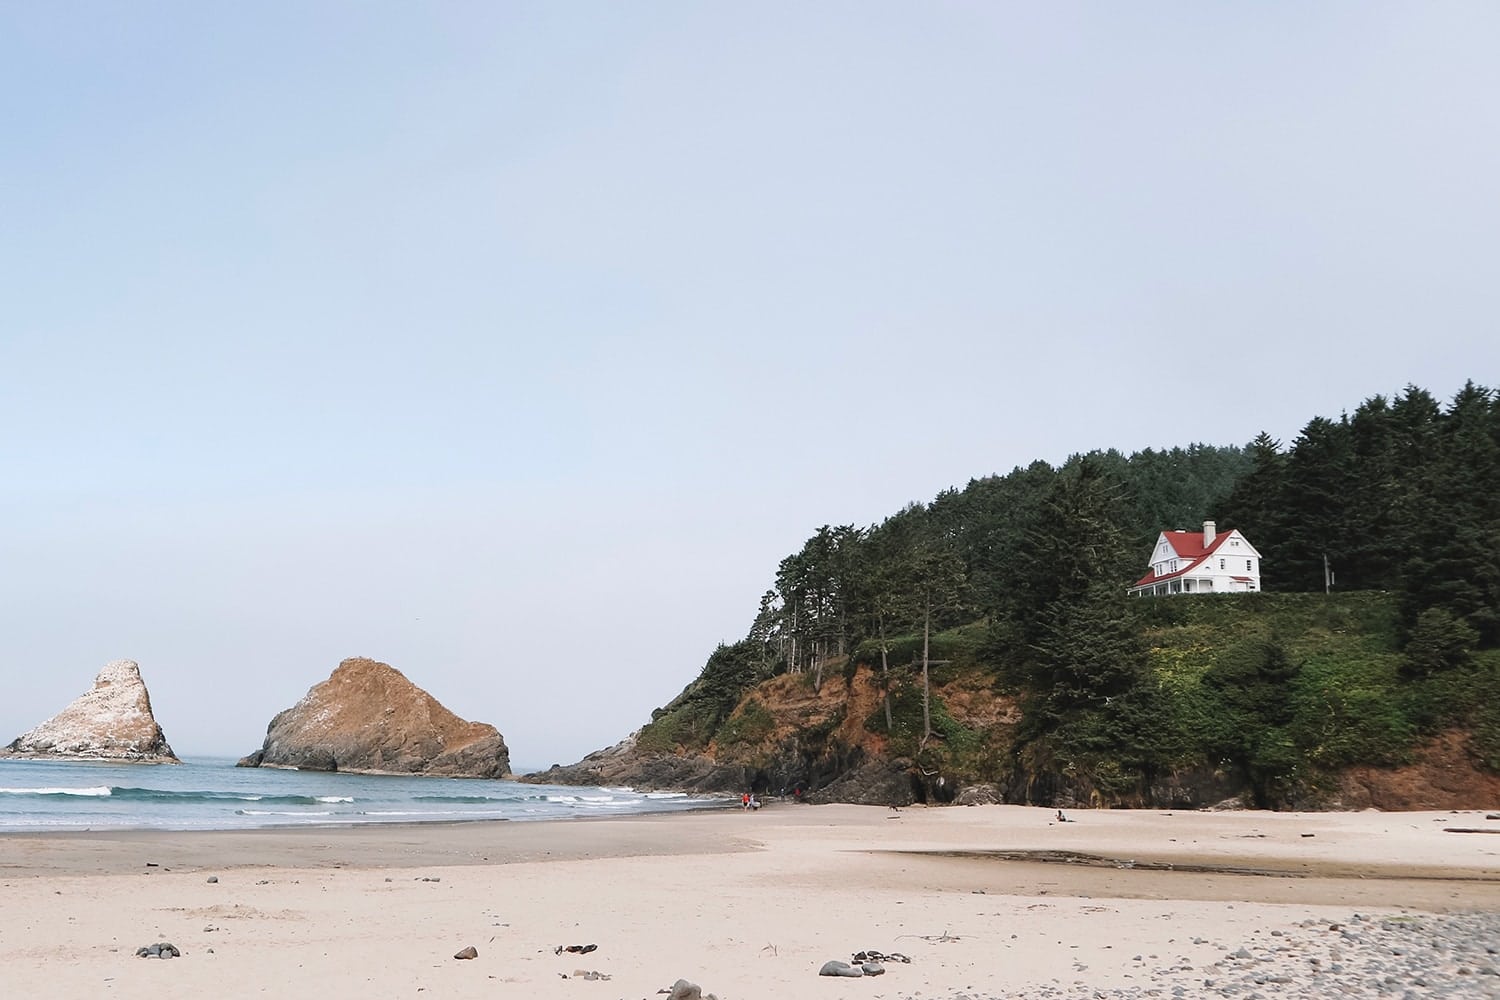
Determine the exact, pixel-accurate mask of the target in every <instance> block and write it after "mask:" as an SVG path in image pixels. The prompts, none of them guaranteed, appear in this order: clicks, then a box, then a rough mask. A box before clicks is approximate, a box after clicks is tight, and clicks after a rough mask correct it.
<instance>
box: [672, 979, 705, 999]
mask: <svg viewBox="0 0 1500 1000" xmlns="http://www.w3.org/2000/svg"><path fill="white" fill-rule="evenodd" d="M668 1000H703V990H702V988H701V987H699V986H698V984H697V983H690V982H688V981H687V980H686V979H679V980H677V982H675V983H673V984H672V992H671V994H669V996H668Z"/></svg>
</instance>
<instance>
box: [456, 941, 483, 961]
mask: <svg viewBox="0 0 1500 1000" xmlns="http://www.w3.org/2000/svg"><path fill="white" fill-rule="evenodd" d="M453 957H454V958H458V959H466V958H478V957H479V949H478V948H475V947H474V946H473V945H472V944H471V945H469V946H468V947H467V948H463V949H461V950H460V951H458V953H456V954H455V955H454V956H453Z"/></svg>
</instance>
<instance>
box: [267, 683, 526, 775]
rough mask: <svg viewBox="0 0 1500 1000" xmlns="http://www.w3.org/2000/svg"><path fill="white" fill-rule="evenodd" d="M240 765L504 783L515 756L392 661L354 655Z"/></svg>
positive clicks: (280, 717) (486, 728) (281, 717)
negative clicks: (446, 705) (412, 680)
mask: <svg viewBox="0 0 1500 1000" xmlns="http://www.w3.org/2000/svg"><path fill="white" fill-rule="evenodd" d="M239 766H241V767H292V768H298V769H301V770H308V771H351V772H355V773H360V774H430V775H442V776H447V777H455V778H503V777H508V776H509V775H510V751H509V749H508V748H507V747H506V745H505V738H504V737H502V736H501V735H500V733H499V731H498V730H496V729H495V727H494V726H491V725H488V724H487V723H483V722H469V721H467V720H464V719H461V718H459V717H458V716H457V715H454V714H453V713H452V712H450V711H449V710H448V709H446V708H444V707H443V706H442V705H441V704H439V702H438V701H437V699H436V698H434V697H432V695H430V694H428V693H427V692H426V691H423V690H422V689H421V688H419V687H417V686H416V685H415V684H413V683H412V682H411V681H409V680H407V679H406V677H405V676H404V675H403V674H402V673H401V671H399V670H397V669H396V668H395V667H392V666H391V665H390V664H388V663H380V662H378V661H376V660H371V659H366V658H364V657H353V658H351V659H347V660H344V661H343V662H342V663H340V664H339V665H338V667H337V668H336V669H335V670H334V671H333V673H332V674H331V675H330V676H329V678H328V679H327V680H326V681H323V682H322V683H321V684H317V685H315V686H314V687H312V688H311V689H310V690H309V691H308V692H307V694H306V695H305V696H304V697H303V698H302V700H301V701H299V702H297V704H295V705H293V706H292V707H291V708H289V709H287V710H285V711H283V712H281V713H279V714H277V716H276V717H275V718H273V719H272V720H271V723H270V725H268V726H267V727H266V738H265V742H264V743H263V744H262V745H261V748H260V749H259V750H257V751H255V752H254V753H252V754H250V755H249V756H247V757H245V758H243V759H242V760H240V762H239Z"/></svg>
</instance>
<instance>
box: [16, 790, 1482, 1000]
mask: <svg viewBox="0 0 1500 1000" xmlns="http://www.w3.org/2000/svg"><path fill="white" fill-rule="evenodd" d="M1485 822H1486V821H1485V820H1484V819H1483V814H1480V815H1479V816H1478V818H1475V817H1474V814H1472V813H1467V812H1465V813H1412V814H1408V813H1370V812H1365V813H1339V814H1328V813H1298V814H1291V813H1169V812H1154V811H1140V812H1125V811H1118V810H1109V811H1098V812H1091V811H1076V812H1073V813H1070V814H1069V821H1068V822H1066V823H1058V822H1056V821H1055V811H1054V810H1047V809H1040V808H1032V807H1024V806H976V807H933V808H923V807H912V808H907V809H903V810H899V811H898V810H891V809H884V808H876V807H864V806H840V805H800V804H791V803H769V804H767V805H766V806H765V807H763V808H762V809H760V810H758V811H754V812H745V811H743V810H735V809H727V810H702V811H691V812H681V813H662V814H647V815H635V816H628V817H588V818H579V819H577V820H572V821H568V822H554V821H548V820H542V821H534V822H533V821H528V822H508V821H498V822H494V821H474V822H459V823H442V824H438V823H414V824H402V825H395V824H379V825H359V826H352V827H331V828H330V827H321V828H303V827H297V828H290V829H288V828H277V829H259V830H245V831H233V830H229V831H226V830H212V831H189V832H181V833H166V832H158V831H123V832H94V833H47V834H5V835H0V886H3V888H4V891H5V892H6V894H7V901H8V903H9V904H10V905H7V907H5V908H4V910H3V911H0V963H3V965H4V967H5V968H6V970H7V977H8V979H9V980H11V981H12V983H13V989H15V990H16V991H17V992H18V995H19V994H20V993H23V992H30V993H35V994H38V995H68V996H83V995H104V994H105V993H106V992H107V995H110V996H122V997H141V998H147V997H159V996H161V995H164V994H168V995H184V996H186V995H194V996H196V995H211V994H212V995H226V994H224V992H223V984H224V983H226V982H227V983H234V984H237V986H238V988H239V989H240V992H239V993H231V994H228V995H251V994H256V993H259V992H260V991H262V990H265V991H267V992H271V991H277V992H286V991H291V992H293V993H297V994H305V993H312V992H316V993H318V994H319V995H324V994H326V995H327V996H330V997H334V998H341V997H349V998H351V1000H352V998H354V997H368V996H382V997H383V996H398V995H400V996H412V995H415V994H416V993H417V992H419V991H426V992H429V993H432V994H434V995H438V996H445V997H448V996H452V997H476V998H477V997H490V996H494V995H497V993H499V994H503V995H513V994H515V993H517V992H523V993H524V994H525V995H527V996H528V997H531V998H537V1000H551V998H558V1000H561V998H568V1000H577V998H587V1000H617V998H621V997H624V998H631V1000H633V998H636V997H643V998H644V997H649V996H651V995H653V994H655V993H656V992H657V991H658V990H659V989H663V988H667V987H670V986H671V985H672V983H673V982H674V981H675V980H676V979H678V978H686V979H688V980H690V981H692V982H695V983H698V984H699V985H701V986H702V988H703V991H704V993H705V995H706V994H707V993H709V992H713V993H716V994H717V995H718V997H719V998H720V1000H736V998H752V997H766V996H785V997H792V998H798V997H804V996H825V995H826V996H829V997H835V998H839V1000H843V998H845V997H849V998H854V997H860V998H872V1000H873V998H874V997H883V998H886V1000H892V998H898V1000H904V998H915V997H917V996H918V995H920V996H921V997H922V998H924V1000H950V998H951V1000H957V998H958V997H960V996H965V997H969V998H971V1000H990V998H999V997H1005V996H1012V995H1015V993H1016V992H1018V991H1023V990H1053V991H1054V992H1053V993H1052V994H1051V995H1055V996H1058V997H1064V996H1066V997H1072V996H1078V997H1089V996H1091V995H1093V992H1094V991H1098V990H1104V991H1117V992H1110V993H1106V994H1105V995H1108V996H1121V997H1126V996H1132V995H1136V994H1133V993H1130V992H1128V991H1130V990H1133V989H1137V988H1140V987H1147V986H1150V987H1151V988H1161V989H1165V990H1166V992H1168V993H1170V990H1171V987H1172V986H1173V985H1181V986H1183V988H1184V989H1185V990H1187V993H1186V994H1185V995H1188V996H1199V995H1217V993H1213V992H1212V991H1208V990H1206V989H1205V988H1204V987H1203V983H1204V982H1206V981H1213V982H1224V983H1231V982H1232V983H1239V984H1241V985H1243V984H1245V983H1250V985H1251V986H1252V987H1253V985H1254V984H1253V982H1252V980H1253V977H1255V976H1261V977H1265V976H1267V975H1271V974H1272V972H1271V971H1268V970H1274V972H1275V975H1276V976H1282V975H1285V976H1289V977H1291V979H1290V980H1289V981H1294V982H1296V983H1302V982H1303V981H1304V980H1305V981H1306V992H1305V993H1303V994H1300V995H1306V996H1314V995H1319V992H1318V991H1319V990H1325V989H1327V988H1330V987H1332V986H1339V988H1340V989H1341V990H1342V991H1343V992H1345V993H1346V994H1348V995H1354V996H1361V995H1376V994H1374V993H1368V994H1367V993H1362V992H1360V990H1361V989H1362V988H1363V987H1362V986H1361V983H1364V982H1366V981H1367V979H1368V977H1369V976H1370V975H1374V972H1372V970H1382V969H1384V970H1387V972H1389V974H1392V975H1399V974H1402V973H1401V968H1404V966H1401V965H1400V963H1402V962H1407V963H1408V964H1409V963H1410V962H1414V961H1416V958H1415V957H1414V956H1416V955H1417V954H1418V952H1417V951H1410V948H1411V947H1413V946H1412V945H1410V944H1409V943H1407V944H1403V943H1401V941H1404V940H1405V939H1404V938H1401V941H1397V943H1396V947H1397V948H1398V949H1407V950H1408V951H1410V953H1409V954H1407V955H1406V956H1404V957H1403V958H1401V959H1399V960H1393V959H1392V958H1391V947H1392V942H1393V941H1396V937H1393V936H1401V935H1408V936H1409V935H1410V934H1411V933H1412V931H1411V928H1413V927H1420V928H1424V930H1423V931H1422V935H1423V937H1422V938H1421V942H1430V941H1440V942H1445V943H1444V944H1443V950H1442V951H1441V954H1438V953H1434V954H1435V956H1436V957H1433V956H1428V957H1424V958H1422V962H1425V963H1427V964H1426V965H1423V966H1422V968H1424V969H1427V970H1428V971H1426V972H1423V973H1422V975H1423V976H1425V977H1427V979H1431V980H1432V981H1433V982H1438V981H1440V980H1439V979H1434V978H1432V977H1435V976H1439V974H1441V975H1444V976H1450V977H1452V976H1459V975H1460V972H1459V971H1458V969H1459V968H1468V969H1470V971H1471V972H1472V971H1474V970H1482V969H1483V968H1485V967H1486V966H1485V965H1484V962H1485V961H1486V959H1485V956H1484V955H1483V954H1482V953H1481V954H1480V955H1479V956H1478V957H1477V958H1474V959H1466V960H1465V961H1466V962H1468V963H1469V964H1467V965H1463V966H1459V965H1454V964H1453V963H1451V962H1448V959H1447V958H1446V957H1445V956H1448V955H1449V954H1450V952H1451V954H1453V955H1456V954H1458V951H1457V949H1459V948H1461V947H1468V945H1467V944H1464V942H1470V943H1472V941H1473V940H1479V941H1487V940H1500V838H1495V837H1475V836H1468V835H1463V834H1453V833H1446V832H1445V828H1447V827H1454V826H1479V825H1483V824H1484V823H1485ZM1488 822H1489V823H1495V824H1497V825H1500V823H1497V821H1488ZM996 852H1034V853H1033V854H1030V855H1028V854H1014V853H1012V854H1011V855H1010V856H1005V857H1001V856H997V854H996ZM1049 852H1050V854H1049V856H1050V857H1051V858H1052V859H1053V860H1038V857H1039V856H1041V855H1042V854H1048V853H1049ZM1069 852H1071V853H1069ZM1077 855H1088V856H1092V857H1093V858H1096V859H1105V860H1104V861H1102V862H1099V863H1090V864H1080V863H1069V862H1068V861H1065V860H1056V859H1058V858H1066V857H1071V856H1077ZM1121 859H1125V861H1131V860H1133V861H1134V862H1135V863H1134V864H1133V865H1130V866H1128V867H1126V866H1125V863H1124V861H1121ZM1152 859H1162V860H1164V862H1165V863H1167V864H1171V865H1174V866H1178V865H1202V866H1205V868H1207V869H1210V870H1204V871H1183V870H1177V869H1175V868H1153V867H1151V866H1150V865H1148V864H1147V863H1146V862H1147V861H1149V860H1152ZM1235 866H1246V867H1254V868H1259V869H1264V870H1274V871H1278V872H1280V873H1281V874H1277V875H1261V874H1246V873H1234V872H1226V871H1224V870H1223V869H1225V868H1232V867H1235ZM1433 876H1440V877H1433ZM210 878H212V879H213V880H214V881H212V882H211V881H209V879H210ZM1351 922H1352V923H1351ZM1476 922H1477V923H1476ZM1351 927H1353V928H1354V930H1352V931H1351V929H1350V928H1351ZM1331 928H1333V929H1331ZM1492 929H1494V930H1495V933H1494V934H1492V933H1491V930H1492ZM1449 938H1452V943H1446V942H1449ZM155 941H171V942H172V943H173V944H175V945H176V946H177V947H178V948H180V949H181V950H182V951H183V955H182V957H181V958H180V959H177V960H173V961H171V962H162V961H159V960H143V959H137V958H136V957H135V956H134V952H135V949H136V948H137V947H138V946H141V945H146V944H150V943H152V942H155ZM1419 943H1420V942H1419ZM574 944H577V945H580V946H583V945H587V944H594V945H596V946H597V948H596V949H595V950H592V951H591V952H588V953H581V954H572V953H568V952H566V951H564V952H561V953H558V952H557V951H556V950H555V949H557V948H559V947H563V946H566V945H574ZM467 945H472V946H474V947H475V948H476V949H477V951H478V953H479V954H478V958H476V959H474V960H472V961H456V960H455V959H454V958H453V956H454V954H455V953H456V952H457V951H458V950H459V949H460V948H463V947H465V946H467ZM1426 947H1428V945H1427V944H1425V943H1423V944H1421V948H1426ZM1434 947H1436V946H1434ZM210 949H212V951H210ZM870 949H874V950H879V951H882V952H885V953H886V954H891V953H894V952H900V953H902V954H905V955H907V956H908V957H910V958H911V960H912V961H911V963H910V964H904V963H886V966H885V975H884V978H882V979H881V980H880V981H879V982H876V983H867V982H862V981H860V980H857V979H850V980H844V979H826V978H820V977H818V974H817V973H818V970H819V968H820V967H821V966H822V964H823V963H824V962H826V961H828V960H834V959H837V960H842V961H846V962H847V961H850V959H851V957H852V954H854V953H855V952H857V951H860V950H870ZM1418 951H1420V948H1419V949H1418ZM1241 952H1245V953H1246V954H1249V955H1253V956H1254V957H1253V960H1252V959H1246V958H1237V957H1236V956H1238V955H1239V954H1240V953H1241ZM1422 954H1423V955H1426V952H1422ZM1429 958H1430V959H1431V961H1429ZM1313 959H1317V963H1318V964H1312V960H1313ZM1393 961H1394V962H1396V963H1397V965H1396V966H1392V965H1391V963H1392V962H1393ZM1372 963H1373V964H1372ZM1382 963H1384V964H1382ZM1444 963H1447V964H1444ZM1476 963H1477V964H1476ZM1491 964H1494V963H1493V961H1491ZM1449 965H1453V968H1449ZM1413 967H1414V968H1415V966H1413ZM1334 968H1338V969H1348V970H1350V971H1349V973H1348V976H1346V975H1345V973H1344V972H1337V973H1335V972H1332V971H1330V970H1332V969H1334ZM1356 972H1357V976H1356ZM1387 972H1381V975H1386V974H1387ZM587 973H598V974H599V975H600V976H601V977H608V979H607V980H605V979H602V978H601V979H600V980H587V978H586V977H585V978H584V979H582V980H581V979H580V974H587ZM1464 974H1465V975H1467V973H1464ZM1350 976H1354V977H1355V978H1349V977H1350ZM1226 977H1228V978H1226ZM1247 977H1248V978H1247ZM1359 977H1364V978H1359ZM1346 980H1347V981H1346ZM1441 981H1444V982H1446V981H1447V980H1441ZM1454 981H1460V980H1454ZM1463 982H1470V983H1471V984H1478V985H1480V986H1482V987H1483V988H1484V989H1488V988H1490V987H1491V986H1492V985H1493V986H1495V987H1496V988H1497V990H1500V970H1497V971H1496V974H1495V976H1487V975H1486V977H1485V978H1484V979H1483V980H1482V981H1481V980H1479V979H1474V980H1464V981H1463ZM1315 987H1316V988H1315ZM1350 990H1353V992H1352V993H1351V992H1350ZM1226 995H1229V994H1226ZM1241 995H1243V994H1241ZM1455 995H1475V996H1488V995H1491V994H1489V993H1485V992H1482V991H1480V992H1469V993H1460V994H1455ZM1495 995H1500V993H1496V994H1495Z"/></svg>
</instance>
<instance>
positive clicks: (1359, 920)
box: [902, 913, 1500, 1000]
mask: <svg viewBox="0 0 1500 1000" xmlns="http://www.w3.org/2000/svg"><path fill="white" fill-rule="evenodd" d="M1195 943H1208V942H1201V941H1199V942H1195ZM1213 943H1214V944H1215V945H1217V947H1218V948H1219V949H1220V951H1221V952H1222V957H1221V958H1219V959H1218V960H1217V961H1215V962H1213V963H1211V964H1208V965H1203V964H1196V965H1195V964H1193V963H1192V962H1190V961H1188V960H1187V959H1186V958H1178V959H1176V960H1175V961H1171V960H1168V956H1167V955H1166V954H1162V955H1161V956H1160V958H1159V959H1156V960H1150V959H1146V958H1144V956H1136V962H1137V964H1138V968H1139V970H1140V971H1139V972H1138V973H1136V976H1137V978H1139V979H1141V980H1142V985H1139V986H1127V987H1123V988H1119V987H1111V988H1101V987H1096V986H1090V985H1089V984H1088V983H1086V982H1078V983H1073V984H1069V985H1060V984H1051V985H1045V984H1043V985H1030V986H1026V987H1024V988H1018V989H1017V990H1015V991H1014V992H1007V993H1003V994H998V995H997V994H990V993H971V992H954V993H951V994H942V995H937V994H934V993H926V994H922V995H917V994H911V995H907V994H903V995H902V1000H1002V998H1003V1000H1011V998H1013V997H1022V996H1024V997H1027V998H1029V1000H1041V998H1046V1000H1075V998H1082V1000H1133V998H1134V1000H1140V998H1161V1000H1179V998H1180V1000H1188V998H1200V997H1201V998H1217V997H1232V998H1234V1000H1273V998H1275V1000H1282V998H1287V997H1293V998H1307V1000H1312V998H1317V1000H1325V998H1331V1000H1339V998H1347V997H1394V998H1401V1000H1407V998H1423V1000H1426V998H1433V997H1437V998H1451V1000H1485V998H1500V913H1461V914H1442V915H1438V914H1394V915H1393V914H1384V915H1361V914H1358V913H1355V914H1351V915H1350V916H1349V918H1348V919H1347V920H1304V921H1301V922H1299V923H1296V924H1292V925H1289V926H1288V927H1286V928H1283V929H1277V930H1273V931H1270V933H1269V934H1265V933H1262V934H1257V935H1255V936H1254V940H1251V941H1225V942H1213Z"/></svg>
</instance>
